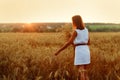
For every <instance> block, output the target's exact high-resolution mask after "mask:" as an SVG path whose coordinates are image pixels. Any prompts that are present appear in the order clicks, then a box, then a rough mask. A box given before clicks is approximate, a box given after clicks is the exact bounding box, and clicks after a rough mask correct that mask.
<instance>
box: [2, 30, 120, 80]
mask: <svg viewBox="0 0 120 80" xmlns="http://www.w3.org/2000/svg"><path fill="white" fill-rule="evenodd" d="M67 39H68V35H67V34H65V33H0V80H77V72H76V68H75V66H74V65H73V61H74V60H73V59H74V51H73V47H72V45H71V46H69V47H68V48H67V49H65V50H64V51H62V52H61V54H60V55H58V56H54V52H55V51H56V50H57V49H58V48H60V46H62V45H63V44H64V42H65V41H66V40H67ZM90 39H91V45H90V51H91V64H90V65H89V66H88V74H89V78H90V80H120V62H119V61H120V32H108V33H98V32H94V33H90Z"/></svg>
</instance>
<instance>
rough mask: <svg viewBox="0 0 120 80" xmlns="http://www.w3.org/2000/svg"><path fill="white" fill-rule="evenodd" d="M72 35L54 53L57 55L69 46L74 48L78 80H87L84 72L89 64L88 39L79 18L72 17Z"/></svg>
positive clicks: (87, 34) (77, 16)
mask: <svg viewBox="0 0 120 80" xmlns="http://www.w3.org/2000/svg"><path fill="white" fill-rule="evenodd" d="M72 23H73V33H72V36H71V37H70V39H69V40H68V41H67V42H66V43H65V44H64V45H63V46H62V47H61V48H60V49H59V50H58V51H57V52H56V53H55V55H58V54H59V53H60V52H61V51H62V50H64V49H65V48H67V47H68V46H69V45H70V44H74V46H75V57H74V65H75V66H77V68H78V71H79V74H80V80H89V79H88V76H87V72H86V66H87V65H88V64H90V51H89V46H88V45H90V39H89V33H88V29H87V28H86V27H85V24H84V23H83V21H82V18H81V16H79V15H75V16H73V17H72Z"/></svg>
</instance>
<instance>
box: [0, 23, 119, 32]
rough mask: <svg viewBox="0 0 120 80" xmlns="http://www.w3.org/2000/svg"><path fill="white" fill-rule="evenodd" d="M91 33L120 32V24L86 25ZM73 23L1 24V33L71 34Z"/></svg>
mask: <svg viewBox="0 0 120 80" xmlns="http://www.w3.org/2000/svg"><path fill="white" fill-rule="evenodd" d="M86 27H87V28H88V30H89V31H90V32H110V31H114V32H118V31H120V24H113V23H86ZM69 31H72V24H71V23H29V24H27V23H4V24H0V32H69Z"/></svg>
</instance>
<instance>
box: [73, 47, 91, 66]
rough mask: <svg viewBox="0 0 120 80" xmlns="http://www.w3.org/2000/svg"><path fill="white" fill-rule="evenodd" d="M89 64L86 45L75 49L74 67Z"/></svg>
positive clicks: (88, 52)
mask: <svg viewBox="0 0 120 80" xmlns="http://www.w3.org/2000/svg"><path fill="white" fill-rule="evenodd" d="M86 64H90V50H89V46H88V45H80V46H76V47H75V58H74V65H86Z"/></svg>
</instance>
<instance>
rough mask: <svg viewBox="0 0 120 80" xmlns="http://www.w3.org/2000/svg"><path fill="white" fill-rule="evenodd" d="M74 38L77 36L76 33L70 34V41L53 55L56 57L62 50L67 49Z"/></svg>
mask: <svg viewBox="0 0 120 80" xmlns="http://www.w3.org/2000/svg"><path fill="white" fill-rule="evenodd" d="M76 36H77V32H76V31H74V32H73V33H72V36H71V37H70V39H69V40H68V41H67V42H66V43H65V44H64V45H63V46H62V47H61V48H60V49H59V50H58V51H57V52H56V53H55V55H58V54H59V53H60V52H61V51H62V50H64V49H65V48H67V47H68V46H69V45H70V44H72V43H73V41H74V39H75V37H76Z"/></svg>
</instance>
